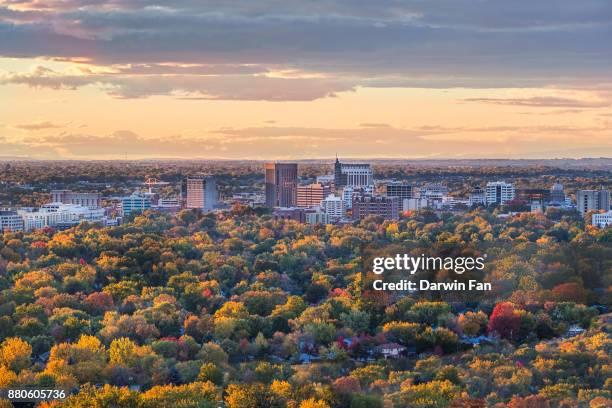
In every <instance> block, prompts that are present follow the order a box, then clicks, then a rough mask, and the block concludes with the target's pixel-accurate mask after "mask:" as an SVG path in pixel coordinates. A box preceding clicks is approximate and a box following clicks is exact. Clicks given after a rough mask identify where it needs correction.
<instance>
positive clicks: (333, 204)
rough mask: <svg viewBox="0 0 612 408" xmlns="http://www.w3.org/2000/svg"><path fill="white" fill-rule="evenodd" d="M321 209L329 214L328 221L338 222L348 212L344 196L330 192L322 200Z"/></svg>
mask: <svg viewBox="0 0 612 408" xmlns="http://www.w3.org/2000/svg"><path fill="white" fill-rule="evenodd" d="M321 209H322V210H323V212H324V213H325V214H327V219H328V222H337V221H338V220H340V219H341V218H343V217H344V215H345V214H346V209H345V207H344V201H343V200H342V198H340V197H337V196H335V195H334V194H330V195H328V196H327V197H325V199H323V200H322V201H321Z"/></svg>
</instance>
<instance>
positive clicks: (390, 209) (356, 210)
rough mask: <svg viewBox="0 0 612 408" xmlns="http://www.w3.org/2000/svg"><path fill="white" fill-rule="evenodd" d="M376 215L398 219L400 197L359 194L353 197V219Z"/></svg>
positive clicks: (388, 218)
mask: <svg viewBox="0 0 612 408" xmlns="http://www.w3.org/2000/svg"><path fill="white" fill-rule="evenodd" d="M370 215H376V216H381V217H383V218H384V219H386V220H397V219H398V218H399V197H384V196H369V195H366V196H357V197H353V219H354V220H363V219H364V218H366V217H368V216H370Z"/></svg>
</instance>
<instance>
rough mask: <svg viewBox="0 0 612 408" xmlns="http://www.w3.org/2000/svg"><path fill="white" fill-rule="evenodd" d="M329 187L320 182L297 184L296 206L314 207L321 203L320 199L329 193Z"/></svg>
mask: <svg viewBox="0 0 612 408" xmlns="http://www.w3.org/2000/svg"><path fill="white" fill-rule="evenodd" d="M329 192H330V188H329V186H328V185H324V184H321V183H315V184H309V185H307V186H298V188H297V206H298V207H315V206H318V205H319V204H321V200H323V199H324V198H325V197H327V196H328V195H329Z"/></svg>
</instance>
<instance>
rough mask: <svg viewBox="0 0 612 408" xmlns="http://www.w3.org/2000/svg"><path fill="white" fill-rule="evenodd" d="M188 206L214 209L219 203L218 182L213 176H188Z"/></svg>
mask: <svg viewBox="0 0 612 408" xmlns="http://www.w3.org/2000/svg"><path fill="white" fill-rule="evenodd" d="M186 189H187V202H186V207H187V208H198V209H201V210H203V211H212V210H214V208H215V207H216V205H217V201H218V199H219V198H218V192H217V182H216V181H215V178H214V177H212V176H193V177H187V180H186Z"/></svg>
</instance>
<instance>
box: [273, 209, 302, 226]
mask: <svg viewBox="0 0 612 408" xmlns="http://www.w3.org/2000/svg"><path fill="white" fill-rule="evenodd" d="M272 217H273V218H274V220H276V221H278V220H291V221H297V222H299V223H302V224H303V223H305V222H306V213H305V211H304V209H303V208H297V207H292V208H283V207H279V208H275V209H274V212H273V213H272Z"/></svg>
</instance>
